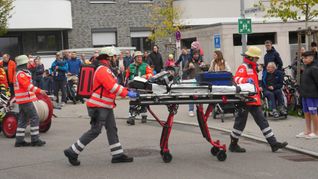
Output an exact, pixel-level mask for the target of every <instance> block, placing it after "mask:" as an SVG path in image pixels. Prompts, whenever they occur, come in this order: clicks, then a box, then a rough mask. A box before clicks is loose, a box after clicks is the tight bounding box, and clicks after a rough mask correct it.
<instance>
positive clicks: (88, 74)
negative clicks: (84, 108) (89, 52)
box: [77, 65, 100, 98]
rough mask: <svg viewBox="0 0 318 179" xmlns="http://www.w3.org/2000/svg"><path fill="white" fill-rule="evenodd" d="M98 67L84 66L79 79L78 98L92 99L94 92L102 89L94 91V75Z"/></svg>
mask: <svg viewBox="0 0 318 179" xmlns="http://www.w3.org/2000/svg"><path fill="white" fill-rule="evenodd" d="M97 67H98V66H97V65H82V66H81V69H80V73H79V78H78V86H77V96H78V97H82V98H90V97H91V95H92V94H93V92H94V91H96V90H97V89H99V88H100V87H98V88H96V89H93V81H94V74H95V71H96V69H97Z"/></svg>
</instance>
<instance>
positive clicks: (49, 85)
mask: <svg viewBox="0 0 318 179" xmlns="http://www.w3.org/2000/svg"><path fill="white" fill-rule="evenodd" d="M40 86H41V89H43V90H45V91H46V93H47V94H48V95H51V94H53V79H52V76H51V75H50V72H49V70H45V71H44V73H43V78H42V80H41V83H40Z"/></svg>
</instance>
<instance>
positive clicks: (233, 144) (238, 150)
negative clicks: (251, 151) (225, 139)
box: [229, 136, 246, 153]
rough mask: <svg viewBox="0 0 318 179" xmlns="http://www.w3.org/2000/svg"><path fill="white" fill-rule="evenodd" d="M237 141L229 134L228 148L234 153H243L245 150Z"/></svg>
mask: <svg viewBox="0 0 318 179" xmlns="http://www.w3.org/2000/svg"><path fill="white" fill-rule="evenodd" d="M237 143H238V139H236V138H234V137H232V136H231V144H230V146H229V150H230V151H231V152H236V153H245V152H246V150H245V149H244V148H241V147H240V146H239V145H238V144H237Z"/></svg>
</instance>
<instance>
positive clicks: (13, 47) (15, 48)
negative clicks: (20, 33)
mask: <svg viewBox="0 0 318 179" xmlns="http://www.w3.org/2000/svg"><path fill="white" fill-rule="evenodd" d="M20 46H21V45H20V44H19V38H18V37H0V49H1V52H2V53H8V54H10V55H11V57H13V58H14V57H15V56H17V55H19V54H21V51H20V50H21V49H20Z"/></svg>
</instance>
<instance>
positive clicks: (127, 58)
mask: <svg viewBox="0 0 318 179" xmlns="http://www.w3.org/2000/svg"><path fill="white" fill-rule="evenodd" d="M133 62H134V59H133V58H132V57H131V54H130V51H129V50H127V51H126V52H125V57H124V66H125V70H127V69H128V67H129V65H130V64H131V63H133Z"/></svg>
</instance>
